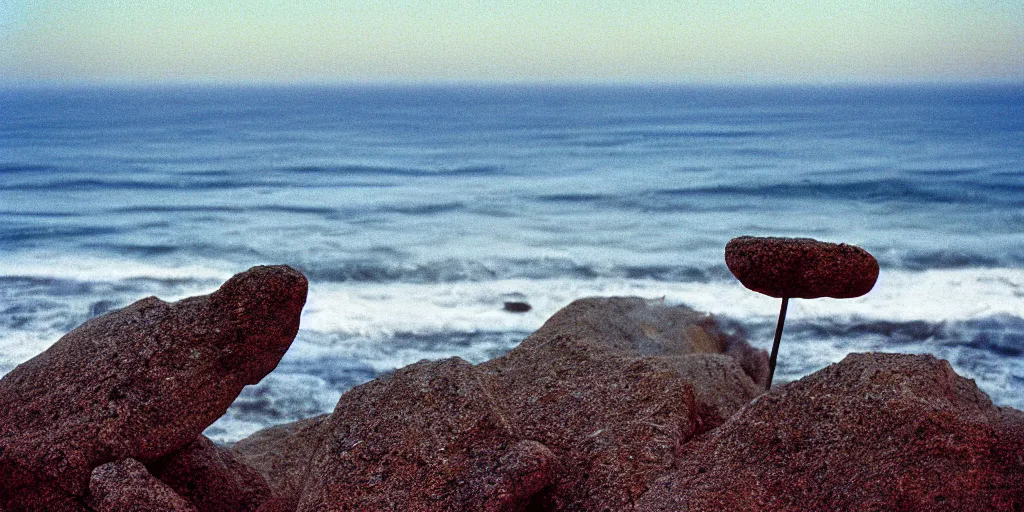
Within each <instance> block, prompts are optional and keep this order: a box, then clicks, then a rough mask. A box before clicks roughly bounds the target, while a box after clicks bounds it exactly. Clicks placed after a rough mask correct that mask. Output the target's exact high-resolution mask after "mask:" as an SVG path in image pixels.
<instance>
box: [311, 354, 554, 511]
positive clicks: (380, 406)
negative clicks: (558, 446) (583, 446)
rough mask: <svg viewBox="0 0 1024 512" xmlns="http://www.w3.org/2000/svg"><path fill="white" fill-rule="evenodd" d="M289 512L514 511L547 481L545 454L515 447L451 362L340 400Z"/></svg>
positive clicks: (481, 378) (464, 372)
mask: <svg viewBox="0 0 1024 512" xmlns="http://www.w3.org/2000/svg"><path fill="white" fill-rule="evenodd" d="M326 435H327V438H325V439H324V441H323V443H322V444H321V445H320V447H319V449H318V450H317V453H316V455H315V457H314V458H313V460H312V462H311V466H310V470H309V475H308V477H307V478H306V483H305V488H304V491H303V493H302V497H301V501H300V503H299V507H298V510H300V511H331V510H417V511H430V510H437V511H448V510H481V511H504V510H519V509H521V508H522V507H523V506H524V505H525V504H526V502H527V501H528V500H529V499H530V497H531V496H533V495H534V494H535V493H536V492H537V491H539V490H540V489H541V488H543V487H544V486H546V485H548V483H550V482H551V480H552V478H553V477H554V474H553V470H554V461H553V459H552V455H551V453H550V451H548V450H547V449H546V448H544V447H543V446H540V445H538V444H537V443H531V442H529V441H526V442H518V439H517V436H516V435H515V433H514V430H513V427H512V426H511V425H509V424H508V422H507V421H506V420H505V418H504V416H503V415H502V414H501V412H500V411H499V410H498V409H497V408H496V407H495V404H494V397H493V396H492V391H491V389H490V384H489V383H488V380H487V376H486V375H485V374H483V373H482V372H480V371H479V370H477V369H476V368H474V367H473V366H472V365H470V364H469V363H467V362H465V361H463V360H461V359H459V358H451V359H446V360H443V361H437V362H420V363H417V364H414V365H410V366H407V367H405V368H402V369H399V370H397V371H395V372H394V373H393V374H391V375H387V376H385V377H381V378H378V379H376V380H373V381H371V382H369V383H367V384H364V385H362V386H358V387H356V388H354V389H352V390H350V391H349V392H348V393H345V395H343V396H342V397H341V400H340V401H339V402H338V405H337V407H336V408H335V411H334V413H333V414H332V415H331V418H330V420H329V421H328V423H327V424H326Z"/></svg>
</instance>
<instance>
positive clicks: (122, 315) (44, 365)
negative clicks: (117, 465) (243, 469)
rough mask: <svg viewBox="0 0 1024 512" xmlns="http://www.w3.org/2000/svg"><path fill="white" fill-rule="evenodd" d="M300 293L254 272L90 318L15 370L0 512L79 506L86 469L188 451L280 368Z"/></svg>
mask: <svg viewBox="0 0 1024 512" xmlns="http://www.w3.org/2000/svg"><path fill="white" fill-rule="evenodd" d="M306 287H307V284H306V279H305V277H303V276H302V274H300V273H299V272H297V271H295V270H293V269H291V268H289V267H284V266H278V267H255V268H253V269H250V270H249V271H247V272H244V273H242V274H238V275H236V276H234V277H232V278H231V279H230V280H228V281H227V282H226V283H224V285H223V286H221V288H220V289H219V290H217V291H216V292H214V293H212V294H210V295H206V296H200V297H192V298H189V299H185V300H182V301H180V302H176V303H166V302H163V301H161V300H159V299H156V298H152V297H151V298H148V299H144V300H141V301H139V302H136V303H134V304H132V305H130V306H128V307H126V308H124V309H122V310H119V311H114V312H111V313H109V314H106V315H103V316H101V317H98V318H94V319H92V320H90V321H88V322H86V323H85V324H83V325H82V326H81V327H79V328H77V329H75V330H74V331H71V332H70V333H68V334H67V335H65V336H64V337H62V338H61V339H60V340H58V341H57V342H56V343H55V344H54V345H53V346H51V347H50V348H49V349H47V350H46V351H45V352H43V353H42V354H40V355H39V356H37V357H35V358H33V359H31V360H29V361H28V362H26V363H24V364H22V365H20V366H18V367H17V368H15V369H14V370H13V371H12V372H11V373H9V374H7V375H6V376H4V377H3V379H0V508H5V509H7V510H9V511H14V510H45V509H47V508H48V507H51V504H53V503H70V502H74V501H76V500H77V501H80V500H79V497H81V496H84V495H85V494H86V489H87V485H88V481H89V475H90V473H91V471H92V469H93V468H95V467H97V466H99V465H101V464H104V463H106V462H110V461H114V460H119V459H123V458H127V457H131V458H135V459H142V460H145V459H153V458H157V457H161V456H164V455H166V454H168V453H171V452H173V451H175V450H178V449H180V448H182V447H183V446H185V445H187V444H189V443H190V442H192V441H193V440H194V439H195V438H196V437H197V436H199V434H200V433H201V432H202V431H203V430H204V429H205V428H206V427H207V426H209V425H210V424H211V423H212V422H213V421H215V420H216V419H217V418H218V417H220V416H221V415H222V414H223V413H224V411H225V410H226V409H227V407H228V406H229V405H230V404H231V402H232V401H233V400H234V399H235V397H236V396H237V395H238V393H239V392H240V391H241V389H242V387H244V386H245V385H248V384H254V383H256V382H258V381H259V380H260V379H261V378H262V377H263V376H264V375H266V374H267V373H269V372H270V371H271V370H272V369H273V368H274V367H275V366H276V365H277V363H278V361H279V360H280V358H281V356H282V355H283V354H284V352H285V350H287V348H288V346H289V345H290V344H291V341H292V339H293V338H294V337H295V334H296V332H297V331H298V327H299V313H300V311H301V310H302V306H303V304H304V303H305V299H306ZM52 506H54V507H55V506H56V505H52ZM64 506H65V505H61V507H64ZM67 507H71V505H67ZM69 509H71V508H69Z"/></svg>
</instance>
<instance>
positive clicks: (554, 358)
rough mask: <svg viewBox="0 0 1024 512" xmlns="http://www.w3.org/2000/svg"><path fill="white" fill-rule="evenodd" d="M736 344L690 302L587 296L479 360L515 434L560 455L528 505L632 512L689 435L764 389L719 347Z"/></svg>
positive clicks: (671, 463) (718, 420)
mask: <svg viewBox="0 0 1024 512" xmlns="http://www.w3.org/2000/svg"><path fill="white" fill-rule="evenodd" d="M739 343H740V342H739V341H738V340H730V339H728V338H727V337H725V336H724V335H722V334H721V332H720V331H719V330H718V328H717V327H716V326H715V324H714V322H713V321H712V320H711V319H709V317H707V316H706V315H702V314H699V313H697V312H694V311H693V310H690V309H688V308H682V307H678V308H668V307H664V306H660V305H658V304H652V303H649V302H647V301H643V300H640V299H623V298H610V299H583V300H579V301H576V302H574V303H572V304H570V305H569V306H567V307H566V308H565V309H563V310H562V311H560V312H559V313H558V314H556V315H555V316H554V317H552V318H551V319H550V320H549V321H548V322H547V323H546V324H545V325H544V326H543V327H542V328H541V329H540V330H538V331H537V332H536V333H534V334H533V335H531V336H530V337H529V338H527V339H526V340H524V341H523V343H522V344H520V346H519V347H517V348H516V349H514V350H512V351H511V352H510V353H509V354H507V355H506V356H504V357H501V358H499V359H496V360H494V361H490V362H488V363H485V364H483V365H481V368H482V369H484V370H486V371H487V372H489V373H491V374H492V375H493V382H494V383H495V384H494V388H495V393H494V397H495V400H497V402H499V403H500V407H501V409H502V410H503V411H504V414H505V417H506V418H507V421H508V422H509V423H510V424H511V425H513V426H514V428H515V430H516V433H517V435H518V436H519V437H521V438H523V439H531V440H535V441H538V442H540V443H542V444H543V445H544V446H546V447H547V448H549V449H550V450H551V451H552V452H553V453H554V455H555V457H556V458H557V460H558V461H559V469H558V471H557V473H556V475H557V479H556V481H555V482H554V483H553V484H552V485H551V486H549V487H548V488H547V489H545V491H544V492H543V493H541V494H540V495H539V496H538V497H536V498H534V500H533V502H531V510H632V504H633V502H634V501H635V500H636V499H638V498H639V497H640V496H641V495H642V494H643V493H644V491H645V490H646V488H647V485H649V484H650V482H653V481H654V480H656V479H657V478H659V477H661V476H662V475H664V474H666V473H667V472H669V471H670V470H671V469H672V468H673V466H674V465H675V454H676V453H677V452H678V451H679V450H680V449H681V448H682V446H683V445H684V444H685V443H686V442H688V441H689V440H690V439H691V438H692V437H693V436H695V435H697V434H699V433H701V432H704V431H706V430H708V429H710V428H713V427H714V426H716V425H718V424H721V423H722V422H723V421H725V419H726V418H728V417H729V416H731V415H732V414H733V413H734V412H735V411H736V410H737V409H739V408H740V407H742V406H743V405H744V404H746V403H748V402H749V401H750V400H751V399H752V398H754V397H755V396H757V395H758V394H759V393H761V392H762V390H763V387H761V386H759V385H757V384H755V383H754V382H753V380H751V378H750V377H749V376H748V375H747V374H746V373H745V372H744V371H743V370H742V369H741V368H740V366H739V364H738V362H737V361H736V360H735V359H733V358H732V357H730V356H727V355H724V354H722V352H724V351H726V350H728V347H729V346H731V345H736V346H737V347H734V350H736V351H737V352H745V351H742V350H739V349H738V345H739ZM751 351H752V349H751ZM759 354H760V358H761V361H760V364H759V366H760V367H763V368H764V369H765V370H766V369H767V368H766V367H767V357H766V355H765V354H764V352H759Z"/></svg>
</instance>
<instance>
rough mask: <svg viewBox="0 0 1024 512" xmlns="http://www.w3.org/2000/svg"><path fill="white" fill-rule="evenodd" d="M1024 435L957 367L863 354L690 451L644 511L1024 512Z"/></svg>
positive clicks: (780, 392)
mask: <svg viewBox="0 0 1024 512" xmlns="http://www.w3.org/2000/svg"><path fill="white" fill-rule="evenodd" d="M1022 424H1024V423H1022V421H1021V415H1020V412H1019V411H1015V410H1013V409H1009V408H1004V409H1002V410H1001V409H999V408H997V407H995V406H993V405H992V403H991V402H990V401H989V399H988V397H987V396H985V395H984V394H983V393H982V392H981V391H979V390H978V388H977V387H976V386H975V384H974V382H973V381H971V380H967V379H964V378H962V377H960V376H958V375H956V374H955V373H954V372H953V370H952V368H950V366H949V364H948V363H947V362H945V361H941V360H938V359H935V358H933V357H931V356H926V355H899V354H852V355H850V356H848V357H846V358H845V359H844V360H843V361H842V362H840V363H837V364H834V365H831V366H829V367H827V368H825V369H824V370H821V371H819V372H817V373H814V374H812V375H810V376H808V377H805V378H803V379H800V380H799V381H796V382H793V383H790V384H787V385H784V386H780V387H777V388H773V389H772V390H771V392H770V393H768V394H766V395H762V396H761V397H760V398H758V399H757V400H756V401H755V402H754V403H752V404H751V405H750V406H748V407H746V408H744V409H743V410H741V411H740V412H739V413H738V414H736V415H735V416H733V417H732V418H731V419H729V420H728V421H727V422H726V423H725V424H723V425H722V426H720V427H719V428H717V429H716V430H714V431H712V432H710V433H709V434H707V435H706V436H704V437H703V438H701V439H700V440H697V441H694V442H693V443H691V444H690V445H688V446H687V447H686V449H685V450H683V451H682V452H680V454H679V456H678V457H677V460H678V468H677V469H675V470H674V471H673V472H672V473H671V474H670V475H668V476H666V477H664V478H662V479H661V480H659V481H658V482H657V483H656V484H654V485H653V486H652V487H651V489H650V490H649V491H648V492H647V493H646V495H645V496H644V497H643V498H642V499H640V500H639V501H638V503H637V506H636V508H637V509H638V510H645V511H669V510H671V511H711V510H735V511H762V510H783V511H797V510H878V511H881V510H921V511H925V510H927V511H943V510H948V511H964V510H1006V511H1011V510H1017V511H1019V510H1022V508H1024V436H1022V432H1021V425H1022Z"/></svg>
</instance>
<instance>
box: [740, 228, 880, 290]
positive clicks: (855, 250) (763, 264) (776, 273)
mask: <svg viewBox="0 0 1024 512" xmlns="http://www.w3.org/2000/svg"><path fill="white" fill-rule="evenodd" d="M725 264H726V265H727V266H728V267H729V270H730V271H731V272H732V273H733V275H734V276H736V279H739V281H740V282H741V283H743V286H746V287H747V288H749V289H751V290H754V291H755V292H759V293H763V294H765V295H769V296H772V297H776V298H799V299H816V298H818V297H833V298H836V299H848V298H851V297H860V296H861V295H864V294H865V293H867V292H869V291H871V288H872V287H874V286H875V281H876V280H877V279H878V262H877V261H876V260H875V258H874V257H873V256H871V254H869V253H868V252H867V251H865V250H864V249H861V248H860V247H857V246H855V245H847V244H832V243H827V242H819V241H817V240H813V239H810V238H774V237H767V238H762V237H752V236H741V237H738V238H733V239H732V240H730V241H729V243H728V244H727V245H726V246H725Z"/></svg>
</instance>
